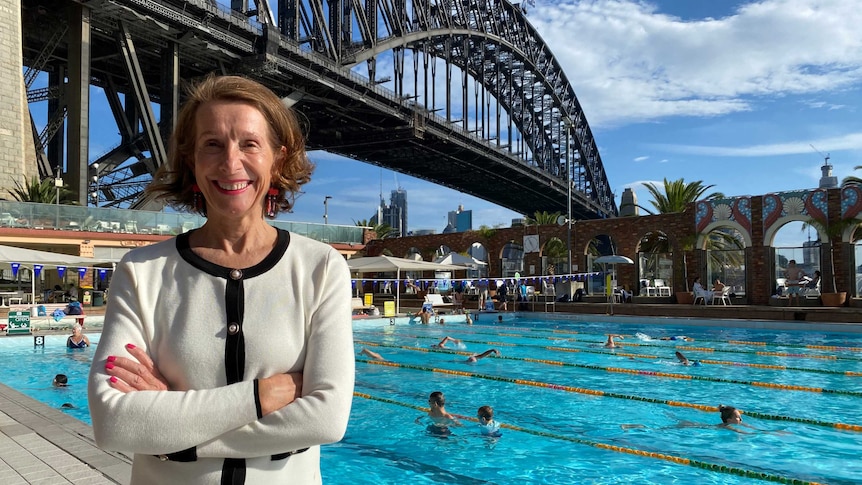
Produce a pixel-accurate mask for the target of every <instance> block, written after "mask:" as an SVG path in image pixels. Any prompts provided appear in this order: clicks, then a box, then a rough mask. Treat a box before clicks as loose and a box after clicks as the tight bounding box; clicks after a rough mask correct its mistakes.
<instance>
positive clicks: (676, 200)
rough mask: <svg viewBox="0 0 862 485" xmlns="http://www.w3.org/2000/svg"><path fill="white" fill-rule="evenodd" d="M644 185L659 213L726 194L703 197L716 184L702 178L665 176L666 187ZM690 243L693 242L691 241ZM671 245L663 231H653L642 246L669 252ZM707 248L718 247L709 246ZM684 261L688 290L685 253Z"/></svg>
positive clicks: (718, 193)
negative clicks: (668, 177) (705, 181)
mask: <svg viewBox="0 0 862 485" xmlns="http://www.w3.org/2000/svg"><path fill="white" fill-rule="evenodd" d="M644 186H645V187H646V189H647V190H648V191H649V193H650V195H652V197H653V200H651V201H650V202H651V203H652V205H653V207H654V208H655V210H656V211H657V212H658V213H659V214H671V213H676V212H683V211H685V208H686V207H687V206H688V205H689V204H691V203H693V202H696V201H698V200H701V199H707V200H714V199H723V198H725V197H724V194H722V193H721V192H713V193H711V194H709V195H707V196H706V197H703V195H704V194H705V193H706V192H707V191H708V190H709V189H711V188H713V187H715V185H704V184H703V181H702V180H695V181H694V182H689V183H686V181H685V179H677V180H673V181H671V180H668V179H667V178H665V179H664V187H659V186H658V185H657V184H652V183H648V184H644ZM638 207H640V208H641V209H643V210H645V211H646V212H647V213H648V214H655V212H653V211H651V210H649V209H647V208H645V207H643V206H640V205H638ZM717 240H720V239H717ZM709 241H713V239H712V238H709ZM689 243H691V242H690V241H689ZM689 243H687V244H689ZM669 246H670V245H669V244H668V241H667V237H666V236H664V235H663V234H661V233H651V235H650V238H649V241H648V244H646V245H645V246H642V247H643V249H644V252H669V250H670V247H669ZM682 249H683V252H685V250H686V248H682ZM707 249H718V248H717V247H716V248H710V247H707ZM722 249H726V247H723V248H722ZM682 261H683V267H682V270H683V278H684V280H685V288H686V291H688V264H687V263H686V261H685V255H683V258H682Z"/></svg>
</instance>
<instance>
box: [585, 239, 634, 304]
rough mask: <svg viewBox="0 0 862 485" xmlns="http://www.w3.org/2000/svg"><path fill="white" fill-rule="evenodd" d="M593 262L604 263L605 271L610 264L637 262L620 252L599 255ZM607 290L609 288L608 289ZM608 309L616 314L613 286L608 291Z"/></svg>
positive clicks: (612, 265)
mask: <svg viewBox="0 0 862 485" xmlns="http://www.w3.org/2000/svg"><path fill="white" fill-rule="evenodd" d="M593 262H595V263H600V264H602V265H604V268H605V273H607V272H608V265H611V267H615V265H617V264H635V262H634V261H632V260H631V259H629V258H627V257H625V256H620V255H619V254H609V255H607V256H599V257H598V258H596V259H595V260H594V261H593ZM614 279H615V278H614ZM606 291H607V289H606ZM608 311H609V313H610V314H611V315H613V314H614V290H613V288H610V291H609V292H608Z"/></svg>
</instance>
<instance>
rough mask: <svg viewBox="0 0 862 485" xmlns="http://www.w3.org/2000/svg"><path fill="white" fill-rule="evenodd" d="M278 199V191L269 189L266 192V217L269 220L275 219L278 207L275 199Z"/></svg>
mask: <svg viewBox="0 0 862 485" xmlns="http://www.w3.org/2000/svg"><path fill="white" fill-rule="evenodd" d="M277 197H278V189H276V188H270V189H269V190H268V191H267V192H266V217H269V218H270V219H274V218H275V214H276V210H277V207H278V204H277V200H276V198H277Z"/></svg>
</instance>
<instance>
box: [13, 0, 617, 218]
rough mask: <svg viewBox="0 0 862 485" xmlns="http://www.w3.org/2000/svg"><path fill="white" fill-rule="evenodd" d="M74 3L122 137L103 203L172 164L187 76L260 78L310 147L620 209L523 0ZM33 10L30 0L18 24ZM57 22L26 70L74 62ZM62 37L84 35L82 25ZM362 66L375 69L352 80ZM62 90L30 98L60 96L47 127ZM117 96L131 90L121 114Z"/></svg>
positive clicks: (464, 182)
mask: <svg viewBox="0 0 862 485" xmlns="http://www.w3.org/2000/svg"><path fill="white" fill-rule="evenodd" d="M52 2H53V3H56V4H57V6H58V9H60V10H62V8H60V5H61V4H65V3H68V2H63V1H61V0H39V2H38V5H39V6H42V5H45V4H50V3H52ZM79 3H80V5H82V9H83V10H85V11H86V12H85V15H86V19H83V18H82V21H81V22H82V24H83V23H86V24H87V27H90V28H91V29H92V31H93V33H92V36H93V39H92V44H93V50H96V51H98V53H99V56H98V57H94V59H92V60H90V61H89V62H88V67H89V68H90V69H92V71H91V72H90V73H89V79H90V82H91V84H94V85H99V86H101V87H103V88H104V89H105V92H106V94H107V95H108V97H109V102H110V104H112V112H113V113H114V116H115V119H116V120H117V126H118V127H119V128H120V131H121V134H122V135H123V136H122V138H123V140H122V142H121V143H120V144H119V145H118V146H117V147H114V149H112V150H109V152H108V153H106V154H102V155H101V156H100V157H98V158H96V159H95V161H98V162H100V169H99V172H100V175H102V176H103V177H104V178H103V182H102V183H103V188H102V189H101V190H102V191H104V192H105V194H106V198H107V194H108V193H112V192H113V196H114V197H113V200H114V201H115V202H114V204H115V205H118V206H119V205H122V204H128V205H130V206H133V207H134V206H138V207H140V206H142V202H143V201H141V200H140V198H139V197H138V196H139V194H140V188H142V187H143V184H145V183H146V181H147V177H151V176H152V173H153V171H154V170H155V169H156V168H157V167H158V165H159V164H160V163H163V160H164V146H163V140H162V139H161V138H160V137H159V136H156V134H157V133H159V132H161V134H162V135H161V137H162V138H163V137H164V135H163V134H164V133H167V132H169V130H170V116H172V115H173V113H174V110H175V109H176V106H177V104H178V102H179V101H180V100H179V96H180V95H179V82H178V81H179V79H180V78H183V79H186V78H194V77H197V76H201V75H203V74H205V73H207V72H210V71H218V72H223V73H231V72H238V73H242V74H245V75H248V76H250V77H253V78H255V79H258V80H260V81H261V82H264V83H266V84H267V85H269V86H270V87H271V88H273V90H275V91H276V92H277V93H279V94H280V95H282V96H284V97H285V99H286V100H287V101H288V102H290V103H295V104H294V108H295V109H297V110H298V111H300V112H301V113H302V114H303V115H304V116H305V118H306V119H307V121H308V128H309V148H312V149H323V150H327V151H330V152H333V153H338V154H341V155H345V156H348V157H350V158H354V159H357V160H362V161H365V162H369V163H372V164H377V165H380V166H384V167H387V168H391V169H393V170H396V171H400V172H403V173H408V174H411V175H414V176H417V177H419V178H423V179H426V180H429V181H432V182H435V183H438V184H441V185H445V186H448V187H452V188H455V189H457V190H460V191H463V192H466V193H470V194H472V195H476V196H478V197H480V198H483V199H486V200H489V201H491V202H494V203H497V204H499V205H502V206H504V207H508V208H510V209H513V210H515V211H518V212H521V213H526V214H532V212H533V211H536V210H548V211H561V212H565V211H566V207H567V203H568V194H567V193H568V186H567V183H568V182H569V181H571V187H572V190H573V192H572V193H573V197H572V201H571V203H572V213H573V217H574V218H576V219H577V218H596V217H611V216H615V215H616V214H617V209H616V205H615V202H614V200H613V194H612V193H611V191H610V187H609V184H608V181H607V178H606V174H605V170H604V167H603V165H602V161H601V157H600V155H599V152H598V149H597V148H596V144H595V141H594V139H593V137H592V133H591V131H590V127H589V125H588V123H587V121H586V117H585V116H584V113H583V110H582V109H581V106H580V104H579V103H578V100H577V98H576V96H575V94H574V91H573V89H572V87H571V85H570V84H569V82H568V80H567V78H566V76H565V74H564V73H563V72H562V70H561V69H560V66H559V64H558V63H557V61H556V60H555V59H554V57H553V55H552V53H551V51H550V50H549V49H548V47H547V45H546V44H545V43H544V41H543V40H542V39H541V38H540V36H539V35H538V34H537V33H536V31H535V29H533V27H532V26H530V24H529V23H528V22H527V20H526V18H525V16H524V13H523V11H522V10H521V8H520V7H519V6H513V5H512V4H509V3H508V2H505V1H502V0H460V1H447V0H442V1H428V0H417V1H413V2H410V3H409V4H408V3H407V2H404V1H402V0H395V1H392V0H367V1H365V2H360V1H359V0H329V1H316V0H315V1H308V0H306V1H299V2H296V1H288V0H279V4H278V5H277V7H278V8H277V9H276V10H273V9H271V8H270V7H269V4H268V3H267V2H266V0H255V1H254V2H253V3H252V4H250V3H249V2H248V0H232V1H231V9H232V10H230V11H228V10H226V9H225V8H223V7H222V6H220V5H217V4H215V3H214V2H210V1H205V0H188V1H184V0H89V1H86V0H84V1H81V2H79ZM36 4H37V2H36V0H23V2H22V5H23V6H24V11H25V13H23V14H22V15H26V11H27V7H28V6H30V7H35V5H36ZM48 10H51V9H50V8H49V9H48ZM75 15H77V12H75V13H74V14H73V15H72V16H71V17H72V18H77V17H75ZM64 16H65V17H66V18H68V17H69V14H68V13H64ZM56 24H57V25H56V26H55V27H54V29H51V28H47V27H46V28H45V29H44V30H45V31H44V32H39V33H32V32H30V35H28V24H27V19H25V22H24V30H25V54H24V64H25V65H27V66H29V67H30V68H31V69H30V70H32V69H34V68H35V69H44V70H47V71H49V73H51V72H53V71H52V68H53V69H56V66H57V65H61V64H62V63H63V62H67V63H68V62H69V61H70V59H74V57H73V56H72V55H71V54H70V53H71V52H74V50H75V47H76V45H77V44H76V43H77V42H79V41H80V38H79V37H75V36H74V35H73V34H67V33H66V30H65V28H64V29H63V31H62V35H65V36H66V40H65V42H64V41H56V38H57V37H58V35H59V34H58V31H59V30H60V29H61V27H62V24H63V22H62V20H61V21H58V22H56ZM35 25H36V24H30V26H31V28H34V27H33V26H35ZM40 25H43V26H44V25H47V26H50V25H51V22H42V24H40ZM73 27H74V25H73ZM69 30H70V31H74V32H76V34H75V35H78V36H80V31H81V28H77V29H69ZM112 51H113V52H112ZM405 52H408V53H412V57H413V64H414V69H413V73H412V76H411V73H410V72H409V69H405V66H404V64H405V55H404V53H405ZM46 53H47V55H46ZM111 56H116V58H118V59H123V64H124V65H125V66H126V68H125V71H124V72H122V73H118V72H117V70H116V69H115V67H113V66H114V65H112V64H110V62H109V61H106V59H108V58H110V57H111ZM382 57H387V58H388V59H391V60H393V61H394V66H395V68H394V71H393V73H392V76H391V77H389V78H388V79H384V78H382V77H381V76H380V73H379V72H378V69H377V64H378V61H379V60H380V59H381V58H382ZM429 59H431V61H430V62H429ZM115 60H116V59H115ZM171 60H174V61H175V64H174V65H173V67H172V66H171V63H170V61H171ZM363 63H364V65H365V67H366V70H367V71H366V73H365V75H364V76H359V75H358V74H357V72H356V71H358V70H359V69H358V68H359V67H361V66H362V65H363ZM438 64H439V65H442V66H443V67H442V69H443V70H444V72H445V75H446V77H447V81H448V82H447V84H446V86H447V87H446V91H447V92H446V95H445V99H444V101H443V103H444V104H445V107H443V108H439V109H438V107H437V105H436V103H437V101H436V98H435V97H434V95H433V94H432V95H430V96H429V94H428V90H429V83H428V77H429V69H430V72H431V78H432V82H431V85H430V89H431V90H432V91H433V90H434V82H433V79H434V76H435V72H436V69H437V68H438ZM429 66H430V68H429ZM453 67H454V68H456V69H458V70H459V71H460V72H461V77H462V85H461V88H462V89H461V92H460V93H456V95H457V94H460V96H461V100H460V101H461V109H462V111H463V112H462V113H461V119H460V120H455V119H453V116H456V115H457V113H455V111H457V106H455V107H453V96H452V93H451V92H450V91H449V90H450V89H451V88H452V85H453V83H452V79H451V76H452V69H453ZM351 68H352V70H351ZM67 69H68V70H72V69H74V66H68V67H67ZM27 76H28V74H25V79H26V78H27ZM54 77H56V76H54ZM423 77H424V80H423V82H422V84H423V87H424V89H425V94H424V95H418V93H416V92H415V91H414V94H413V95H410V94H409V93H405V84H409V82H410V81H411V80H413V82H414V86H415V87H418V81H419V80H420V79H422V78H423ZM471 81H472V82H473V84H474V89H473V90H472V94H473V95H474V100H473V102H472V103H471V100H470V99H469V96H468V91H469V89H468V86H469V85H470V84H469V83H470V82H471ZM384 83H386V84H391V85H393V87H392V89H386V88H384V87H383V86H382V85H381V84H384ZM60 84H62V83H60ZM28 86H29V84H28ZM61 87H62V86H61V85H57V84H56V83H55V84H52V85H50V86H49V87H48V88H46V89H44V90H40V92H38V93H36V92H31V93H29V94H30V96H29V97H30V99H31V100H38V99H51V100H53V104H51V103H49V105H52V106H53V109H52V112H51V113H49V118H50V119H51V120H52V122H51V123H49V124H50V125H51V130H54V131H56V130H57V129H58V125H59V126H62V120H63V119H64V117H66V116H67V112H68V111H67V105H68V104H69V100H68V99H66V100H64V101H57V99H58V96H59V95H58V94H57V93H58V92H62V91H63V90H62V89H59V88H61ZM119 94H123V95H125V96H126V100H127V103H126V106H122V105H121V103H119V101H118V98H119ZM480 95H481V100H479V96H480ZM420 100H421V102H420ZM130 101H134V102H135V103H136V106H137V107H138V110H137V111H138V112H135V109H133V108H131V109H130V107H129V104H131V103H130ZM149 101H154V102H157V103H159V104H160V105H161V112H162V119H161V120H160V121H159V123H158V126H156V124H155V123H152V122H150V123H147V113H146V110H147V105H148V104H149V103H148V102H149ZM492 103H494V106H493V107H494V108H495V109H493V110H492V109H491V107H492ZM454 104H455V105H457V104H458V103H457V102H455V103H454ZM49 109H51V108H50V107H49ZM440 111H443V112H444V114H443V115H440V114H438V113H439V112H440ZM471 111H472V112H473V116H472V117H471V116H468V115H469V113H470V112H471ZM72 112H73V113H78V112H79V111H76V110H74V109H73V110H72ZM492 112H493V113H494V115H495V117H496V119H495V120H493V121H492V120H491V113H492ZM166 114H167V115H168V116H167V120H166V119H165V118H166ZM150 116H151V115H150ZM57 120H60V121H59V122H58V121H57ZM77 122H78V120H77V119H72V120H68V123H70V124H74V123H77ZM494 122H495V123H494ZM139 125H143V129H142V130H139V129H138V126H139ZM459 125H460V126H459ZM494 125H496V126H494ZM473 127H475V129H474V128H473ZM47 131H48V130H47V129H46V132H47ZM503 137H507V138H508V140H507V141H508V142H507V143H504V140H502V138H503ZM46 138H47V139H50V138H51V133H43V134H42V136H40V141H41V142H42V143H43V144H46ZM68 143H70V144H72V143H75V140H69V141H68ZM81 143H83V142H81ZM38 144H39V143H38V142H37V145H38ZM159 145H162V146H159ZM57 152H58V150H57V149H56V148H55V149H54V153H57ZM123 157H126V159H125V160H124V159H123ZM128 159H132V161H131V162H129V161H128ZM71 162H72V160H71V159H70V160H69V163H70V165H71ZM84 163H85V164H86V162H84ZM46 165H47V164H46ZM44 171H45V170H44V169H43V172H44ZM70 171H73V172H75V173H76V174H80V175H81V177H82V180H81V181H80V187H86V184H87V182H86V180H85V179H89V176H90V175H92V173H93V170H92V168H89V169H88V168H87V167H86V166H84V167H83V169H77V168H76V169H75V170H72V169H71V168H70ZM43 175H45V174H44V173H43ZM123 191H125V192H123ZM82 198H83V197H82Z"/></svg>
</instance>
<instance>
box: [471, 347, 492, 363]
mask: <svg viewBox="0 0 862 485" xmlns="http://www.w3.org/2000/svg"><path fill="white" fill-rule="evenodd" d="M491 354H494V355H496V356H497V357H499V356H500V351H499V350H497V349H488V350H486V351H484V352H482V353H481V354H473V355H471V356H470V357H467V360H466V361H465V362H468V363H470V364H472V363H474V362H476V361H478V360H479V359H484V358H485V357H487V356H489V355H491Z"/></svg>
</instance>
